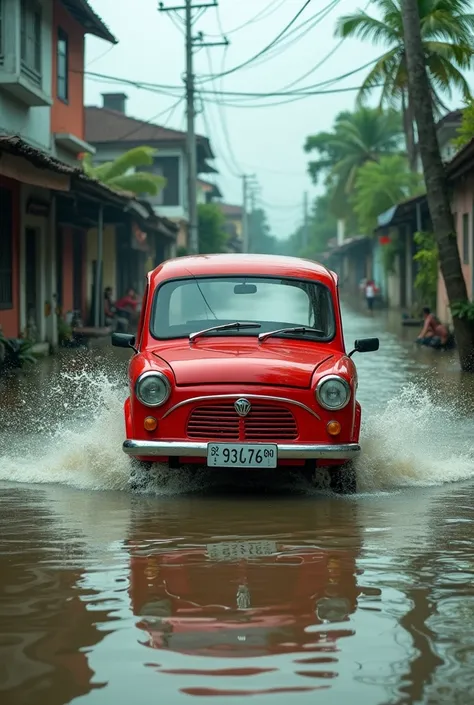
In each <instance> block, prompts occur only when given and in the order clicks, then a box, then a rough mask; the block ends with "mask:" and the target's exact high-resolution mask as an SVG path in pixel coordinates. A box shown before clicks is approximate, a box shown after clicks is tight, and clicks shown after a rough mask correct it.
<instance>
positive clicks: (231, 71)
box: [201, 0, 311, 81]
mask: <svg viewBox="0 0 474 705" xmlns="http://www.w3.org/2000/svg"><path fill="white" fill-rule="evenodd" d="M310 2H311V0H305V2H304V4H303V6H302V7H301V8H300V10H298V12H297V13H296V15H294V17H293V18H292V19H291V20H290V22H289V23H288V24H287V25H286V26H285V27H284V28H283V29H282V31H281V32H280V33H279V34H278V35H277V36H276V37H275V39H273V41H271V42H270V44H268V45H267V46H266V47H264V48H263V49H261V50H260V51H259V52H258V53H257V54H255V55H254V56H252V57H250V59H247V60H246V61H244V62H242V63H241V64H238V65H237V66H234V67H233V68H231V69H228V70H227V71H225V72H224V73H223V74H221V75H222V76H229V75H230V74H231V73H235V72H236V71H240V69H243V68H244V67H245V66H248V65H249V64H252V63H253V62H254V61H255V60H256V59H258V58H259V57H260V56H262V55H263V54H265V53H266V52H267V51H268V50H269V49H271V48H272V47H273V46H275V44H277V43H278V42H279V40H280V39H281V38H282V37H283V36H284V35H285V34H286V32H287V31H288V30H289V29H290V27H292V26H293V25H294V23H295V22H296V20H297V19H298V17H300V15H302V14H303V12H304V11H305V10H306V8H307V7H308V5H309V4H310ZM212 78H219V76H211V77H204V78H202V79H201V80H202V81H205V80H212Z"/></svg>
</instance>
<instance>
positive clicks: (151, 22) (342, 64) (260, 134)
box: [86, 0, 458, 238]
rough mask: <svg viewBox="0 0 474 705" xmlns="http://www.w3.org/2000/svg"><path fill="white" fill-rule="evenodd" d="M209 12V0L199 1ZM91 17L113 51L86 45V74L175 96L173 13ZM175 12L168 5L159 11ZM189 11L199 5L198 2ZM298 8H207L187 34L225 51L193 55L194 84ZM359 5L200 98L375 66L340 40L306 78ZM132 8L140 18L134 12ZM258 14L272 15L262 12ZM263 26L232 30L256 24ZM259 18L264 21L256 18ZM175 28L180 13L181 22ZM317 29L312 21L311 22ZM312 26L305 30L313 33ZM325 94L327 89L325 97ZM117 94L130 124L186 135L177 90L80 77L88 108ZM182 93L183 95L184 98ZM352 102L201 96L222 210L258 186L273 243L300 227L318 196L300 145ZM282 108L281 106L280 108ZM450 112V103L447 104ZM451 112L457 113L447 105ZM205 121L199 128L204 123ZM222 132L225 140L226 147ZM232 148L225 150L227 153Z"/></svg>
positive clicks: (320, 0)
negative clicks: (249, 186) (123, 98)
mask: <svg viewBox="0 0 474 705" xmlns="http://www.w3.org/2000/svg"><path fill="white" fill-rule="evenodd" d="M206 1H207V2H211V0H206ZM91 4H92V6H93V7H94V9H95V10H96V12H97V13H98V14H99V15H100V16H101V17H102V19H103V20H104V22H105V23H106V24H107V25H108V26H109V28H110V29H111V31H112V33H113V34H114V35H115V36H116V37H117V39H118V40H119V43H118V45H117V46H115V47H113V48H110V45H108V44H107V43H106V42H104V41H101V40H98V39H96V38H94V37H88V39H87V49H86V71H87V72H95V73H100V74H105V75H107V76H114V77H118V78H121V79H127V80H129V81H142V82H148V83H156V84H161V85H170V86H180V85H182V76H183V72H184V66H185V53H184V36H183V28H182V24H180V20H179V19H178V15H176V13H160V12H158V9H157V6H158V2H157V0H135V2H134V3H132V2H130V0H91ZM180 4H182V3H181V1H180V0H178V1H176V2H175V1H174V0H166V2H165V6H168V7H171V6H173V5H180ZM195 4H201V0H199V2H198V0H196V2H195ZM303 4H304V2H303V0H273V2H272V0H219V9H218V11H217V10H216V9H215V8H209V9H208V10H206V11H205V12H204V14H203V15H202V17H201V18H200V19H198V21H197V22H196V24H195V32H196V33H197V32H203V33H204V34H205V35H208V36H207V37H206V39H207V41H211V42H214V41H216V42H218V41H220V38H221V36H222V35H221V33H220V30H223V31H224V32H225V33H226V34H228V38H229V41H230V42H231V44H230V46H229V47H228V48H227V49H225V48H223V47H212V48H210V49H209V50H206V49H201V50H199V51H198V52H197V53H196V55H195V72H196V75H197V80H198V81H199V77H200V76H204V75H205V74H209V73H211V71H210V67H209V58H210V60H211V63H212V71H213V72H217V73H220V72H222V70H223V69H224V70H229V69H231V68H233V67H234V66H237V65H238V64H240V63H242V62H244V61H246V60H247V59H248V58H250V57H251V56H253V55H254V54H256V53H257V52H259V51H260V50H261V49H263V48H264V47H265V46H266V45H267V44H269V43H270V42H271V41H272V40H273V39H275V38H276V37H277V35H278V34H279V33H280V32H281V31H282V29H283V28H284V27H285V25H286V24H288V22H289V21H290V20H291V19H292V18H293V16H294V15H295V14H296V12H298V10H299V9H300V8H301V7H302V6H303ZM329 4H330V0H312V2H310V4H309V6H308V7H307V9H306V10H305V11H304V13H303V14H302V15H301V16H300V18H299V19H298V20H297V22H296V24H295V25H293V26H294V27H297V26H298V25H299V24H300V23H301V22H303V21H305V20H307V19H310V18H311V17H312V16H315V15H316V13H320V12H321V11H322V10H324V8H325V7H327V6H328V5H329ZM365 4H366V2H365V0H340V1H339V3H337V5H336V7H334V8H333V9H332V10H331V11H330V12H329V13H328V14H327V15H326V16H325V17H323V18H322V19H321V21H320V22H319V23H318V24H317V25H316V26H314V27H313V29H311V31H309V32H308V33H307V34H306V35H305V36H302V37H301V38H298V36H299V35H300V33H301V32H302V31H303V30H300V31H299V32H297V33H295V34H294V35H292V36H291V37H290V38H289V39H288V40H287V43H285V44H283V43H282V44H281V45H279V46H280V48H279V49H278V50H274V52H273V53H270V52H269V53H268V55H265V57H262V59H260V61H257V62H255V64H251V65H250V66H248V67H246V68H244V69H241V70H239V71H236V72H235V73H232V74H231V75H229V76H226V77H225V78H222V79H218V81H216V82H206V83H205V84H203V85H202V88H203V89H205V90H215V89H217V90H224V91H237V92H238V91H246V92H256V93H259V92H273V91H280V90H282V89H283V88H284V87H285V86H287V85H288V84H290V83H293V82H295V81H297V80H298V79H300V78H301V77H302V76H304V75H305V74H307V73H308V75H307V76H306V77H305V78H302V80H301V81H300V82H298V83H297V84H296V85H295V86H294V88H293V90H295V89H300V88H304V87H306V86H310V85H314V84H316V83H321V82H323V81H327V80H328V79H332V78H335V77H337V76H340V75H341V74H346V73H347V72H349V71H352V70H354V69H356V68H358V67H359V66H362V65H363V64H365V63H367V62H369V61H370V60H372V59H375V58H376V57H377V56H378V55H379V54H380V53H382V51H381V48H380V47H373V46H372V45H371V44H368V43H363V42H360V41H357V40H346V41H345V42H344V43H343V44H342V45H341V46H340V47H339V48H338V49H337V50H336V51H335V52H334V54H333V55H332V56H330V57H329V58H328V59H327V61H326V62H325V63H324V64H323V65H322V66H320V68H317V69H316V70H314V71H313V72H312V73H309V72H310V70H311V69H312V68H313V67H315V66H316V65H317V64H318V63H319V62H321V60H322V59H324V57H326V56H327V55H328V54H329V53H330V52H332V51H333V50H334V49H335V48H336V46H337V44H338V43H339V41H340V40H338V39H336V38H334V25H335V21H336V19H337V17H338V16H340V15H342V14H347V13H351V12H354V11H355V10H357V9H359V8H361V7H364V6H365ZM138 8H140V9H138ZM265 8H270V9H269V10H268V11H267V12H265ZM259 13H260V14H261V19H260V20H257V21H255V22H253V23H250V24H248V25H247V26H245V27H243V28H241V29H237V31H235V32H233V31H232V30H234V29H236V28H239V27H240V26H241V25H243V24H244V23H246V22H248V21H249V20H251V19H252V18H253V17H255V16H256V15H258V14H259ZM262 13H263V14H262ZM179 16H180V17H181V18H182V17H183V13H179ZM314 21H315V20H313V22H314ZM313 22H311V23H310V24H313ZM366 71H367V69H365V70H362V71H361V72H360V73H357V74H355V75H354V76H351V77H348V78H346V79H344V80H342V81H340V82H338V83H337V84H335V85H334V86H333V87H334V88H337V89H341V88H346V87H351V86H358V85H360V82H361V79H362V78H363V77H364V75H365V72H366ZM326 90H327V89H326ZM112 91H113V92H118V91H120V92H122V91H123V92H125V93H126V94H127V95H128V97H129V101H128V105H127V112H128V114H129V115H133V116H134V117H138V118H142V119H144V120H150V121H155V116H156V122H157V123H158V124H162V125H166V126H168V127H174V128H177V129H185V110H184V102H183V101H181V102H180V103H179V104H178V105H177V106H176V107H175V109H174V110H173V109H172V106H173V105H175V104H176V102H177V100H178V99H179V95H180V90H175V91H174V92H173V93H174V94H173V95H170V94H169V93H170V91H165V92H161V93H158V92H156V93H155V92H151V91H148V90H143V89H138V88H136V87H134V86H130V85H120V84H119V83H117V82H112V81H105V80H99V79H97V78H94V77H92V76H86V102H87V104H88V105H100V104H101V93H103V92H112ZM182 92H183V91H182V90H181V94H182ZM354 97H355V91H354V92H344V93H335V94H326V95H316V96H311V97H305V98H304V99H302V100H301V99H300V100H297V101H295V102H291V103H289V104H286V105H276V106H275V105H274V106H268V107H267V106H266V107H249V106H255V105H257V106H258V105H261V104H262V103H265V102H268V103H272V102H275V101H282V100H284V98H282V97H277V98H273V99H267V100H266V101H264V100H262V99H258V98H252V99H245V105H246V106H247V107H241V106H242V104H243V103H242V100H243V99H242V98H233V97H225V98H223V99H222V98H221V101H222V100H224V101H226V102H230V103H234V104H235V102H236V101H238V102H239V103H241V105H240V106H238V107H234V106H232V107H231V106H225V107H224V106H222V105H218V104H216V103H215V102H209V101H210V100H212V101H214V100H215V97H214V96H208V97H207V100H206V102H205V103H204V114H203V115H202V114H201V115H200V116H199V117H198V121H197V129H198V132H200V133H202V134H206V135H208V137H210V139H211V142H212V145H213V149H214V152H215V153H216V155H217V159H216V162H215V166H216V167H217V169H218V170H219V175H217V176H216V182H217V183H218V184H219V187H220V188H221V190H222V191H223V195H224V199H225V200H226V202H229V203H239V204H240V203H242V179H240V178H239V176H238V175H239V174H240V173H242V172H246V173H248V174H255V175H256V177H257V179H258V182H259V184H260V186H261V196H260V198H261V201H263V204H264V206H265V209H266V211H267V213H268V216H269V219H270V223H271V226H272V230H273V233H274V234H275V235H277V237H280V238H282V237H286V236H288V235H289V234H291V232H292V231H294V229H295V228H296V227H297V226H298V224H299V223H300V222H301V219H302V212H303V194H304V192H305V191H306V190H307V191H308V192H309V196H310V198H311V197H312V196H314V195H315V194H316V193H317V191H316V190H315V188H314V186H313V185H312V184H311V181H310V179H309V178H308V176H307V174H306V164H307V155H305V153H304V152H303V145H304V142H305V139H306V137H307V135H309V134H314V133H316V132H319V131H321V130H329V129H330V128H331V126H332V124H333V121H334V118H335V116H336V115H337V114H338V112H340V111H341V110H345V109H351V108H352V107H353V104H354ZM287 100H288V98H287ZM455 103H456V101H455ZM452 106H453V107H458V105H457V104H456V105H454V103H452ZM204 118H205V119H204ZM226 132H227V136H228V137H227V138H226ZM229 142H230V144H229Z"/></svg>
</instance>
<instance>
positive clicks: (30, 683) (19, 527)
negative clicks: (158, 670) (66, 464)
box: [0, 490, 110, 705]
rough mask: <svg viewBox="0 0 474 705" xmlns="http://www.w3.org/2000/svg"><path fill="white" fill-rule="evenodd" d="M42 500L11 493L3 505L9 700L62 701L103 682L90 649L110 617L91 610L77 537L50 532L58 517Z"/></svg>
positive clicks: (1, 582) (2, 686)
mask: <svg viewBox="0 0 474 705" xmlns="http://www.w3.org/2000/svg"><path fill="white" fill-rule="evenodd" d="M37 500H38V495H37V493H36V492H28V491H27V490H22V491H20V490H8V491H3V492H2V501H1V503H0V511H1V514H2V520H1V527H2V530H1V536H2V540H1V555H0V574H1V578H0V594H1V600H0V664H1V666H0V700H1V702H2V703H5V704H6V703H11V704H12V705H13V704H15V705H16V703H18V705H20V704H23V703H25V704H28V705H29V704H30V703H32V704H33V703H38V704H39V703H43V702H44V703H46V702H47V703H48V704H50V705H56V704H57V705H62V703H66V702H69V701H70V700H71V699H72V698H74V697H76V696H78V695H85V694H87V693H89V692H90V691H91V690H92V689H94V688H100V687H102V686H103V685H104V684H103V683H102V684H101V683H94V684H93V683H92V678H93V675H94V672H93V670H92V669H91V668H90V666H89V663H88V658H87V650H88V649H90V648H92V647H93V646H95V645H97V644H98V643H99V642H100V641H101V640H102V639H103V638H104V637H105V634H106V633H105V632H101V630H100V624H101V623H105V622H109V621H110V615H109V613H108V611H107V610H105V609H96V610H93V609H90V606H89V604H88V603H90V602H91V601H93V600H94V599H95V598H96V597H97V596H98V595H99V592H98V591H97V590H91V589H88V590H85V589H83V588H81V580H82V579H83V577H84V575H85V568H84V553H83V552H82V551H81V547H80V545H79V544H78V543H77V536H76V535H74V534H73V533H72V532H70V531H68V532H66V533H65V534H63V535H61V534H59V535H58V534H57V533H56V532H54V531H52V530H51V529H52V526H51V519H52V518H53V515H52V513H51V512H50V511H49V510H48V509H47V508H46V507H45V506H44V505H42V504H41V503H38V501H37ZM7 526H8V531H7V530H6V527H7ZM71 562H72V563H73V564H74V566H73V567H71V565H70V564H71ZM51 564H53V565H54V569H53V570H52V569H51ZM68 564H69V565H68Z"/></svg>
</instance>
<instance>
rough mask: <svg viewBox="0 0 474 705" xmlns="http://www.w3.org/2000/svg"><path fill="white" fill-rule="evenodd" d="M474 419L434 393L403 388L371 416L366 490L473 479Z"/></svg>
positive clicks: (362, 465)
mask: <svg viewBox="0 0 474 705" xmlns="http://www.w3.org/2000/svg"><path fill="white" fill-rule="evenodd" d="M470 428H472V418H466V416H465V414H464V413H463V409H462V408H460V407H459V406H458V407H456V408H455V407H454V405H450V404H447V403H446V402H444V401H443V399H442V395H441V394H440V393H439V392H437V391H436V389H435V390H429V389H427V388H423V387H421V386H420V385H417V384H409V385H407V386H405V387H404V388H403V389H402V390H401V392H400V393H399V394H398V395H397V396H396V397H395V398H393V399H392V400H391V401H389V402H388V404H386V406H385V407H384V408H383V409H381V410H379V411H376V412H374V413H372V414H370V415H368V417H367V420H366V422H365V423H364V424H363V428H362V434H361V436H362V437H361V445H362V448H363V452H362V455H361V457H360V459H359V461H358V470H359V478H360V485H361V489H362V490H366V491H370V490H383V489H393V488H396V487H403V486H434V485H441V484H444V483H449V482H459V481H462V480H468V479H470V478H473V477H474V450H473V447H472V442H471V441H470V435H471V431H470Z"/></svg>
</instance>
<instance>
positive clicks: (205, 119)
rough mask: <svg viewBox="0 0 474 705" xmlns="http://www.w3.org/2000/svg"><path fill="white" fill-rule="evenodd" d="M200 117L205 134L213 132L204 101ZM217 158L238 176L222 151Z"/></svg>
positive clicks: (232, 173) (233, 174)
mask: <svg viewBox="0 0 474 705" xmlns="http://www.w3.org/2000/svg"><path fill="white" fill-rule="evenodd" d="M202 119H203V122H204V128H205V130H206V132H207V134H208V135H212V134H215V131H214V132H213V130H212V127H211V123H210V121H209V119H208V115H207V113H206V106H205V104H204V102H203V104H202ZM219 158H220V159H221V160H222V162H223V164H224V166H225V167H226V168H227V171H228V172H229V174H231V175H232V176H236V177H239V178H240V174H236V173H235V172H234V169H233V167H232V165H231V164H229V162H228V161H227V158H226V157H225V156H224V153H221V154H220V157H219Z"/></svg>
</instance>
